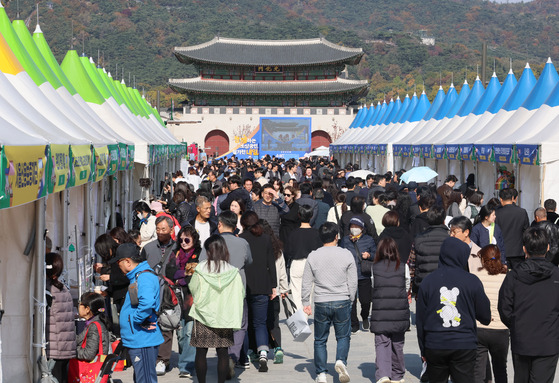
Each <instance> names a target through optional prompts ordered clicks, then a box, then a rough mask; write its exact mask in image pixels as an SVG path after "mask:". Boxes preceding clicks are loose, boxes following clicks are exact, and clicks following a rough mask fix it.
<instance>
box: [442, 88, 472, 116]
mask: <svg viewBox="0 0 559 383" xmlns="http://www.w3.org/2000/svg"><path fill="white" fill-rule="evenodd" d="M469 95H470V85H469V84H468V81H464V84H463V85H462V89H460V93H459V94H458V98H457V99H456V101H454V104H452V106H451V107H450V109H449V110H448V113H447V114H446V117H448V118H452V117H454V116H455V115H456V113H458V111H459V110H460V108H461V107H462V105H464V103H465V102H466V100H467V99H468V96H469Z"/></svg>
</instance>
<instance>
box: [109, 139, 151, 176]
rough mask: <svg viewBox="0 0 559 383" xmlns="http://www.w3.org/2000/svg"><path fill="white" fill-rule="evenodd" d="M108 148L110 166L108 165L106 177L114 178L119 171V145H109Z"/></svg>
mask: <svg viewBox="0 0 559 383" xmlns="http://www.w3.org/2000/svg"><path fill="white" fill-rule="evenodd" d="M108 148H109V164H108V168H107V174H106V175H108V176H112V175H113V174H115V173H116V172H117V170H118V161H119V151H118V145H109V146H108ZM150 148H151V147H150Z"/></svg>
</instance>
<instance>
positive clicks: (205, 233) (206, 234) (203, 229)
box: [194, 219, 210, 246]
mask: <svg viewBox="0 0 559 383" xmlns="http://www.w3.org/2000/svg"><path fill="white" fill-rule="evenodd" d="M194 222H195V223H194V228H195V229H196V231H197V232H198V234H199V235H200V243H201V244H202V246H203V245H204V242H206V239H208V238H210V221H207V222H206V223H202V222H200V221H198V220H197V219H196V220H195V221H194Z"/></svg>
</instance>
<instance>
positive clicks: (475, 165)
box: [474, 159, 480, 190]
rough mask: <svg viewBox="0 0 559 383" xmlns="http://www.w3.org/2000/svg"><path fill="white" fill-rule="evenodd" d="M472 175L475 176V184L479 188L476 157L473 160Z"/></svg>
mask: <svg viewBox="0 0 559 383" xmlns="http://www.w3.org/2000/svg"><path fill="white" fill-rule="evenodd" d="M474 177H475V178H476V186H477V188H478V190H479V186H480V185H479V178H478V163H477V159H476V160H475V161H474Z"/></svg>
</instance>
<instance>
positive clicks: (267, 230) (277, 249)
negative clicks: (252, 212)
mask: <svg viewBox="0 0 559 383" xmlns="http://www.w3.org/2000/svg"><path fill="white" fill-rule="evenodd" d="M258 223H260V225H262V232H263V233H264V234H268V235H269V236H270V238H271V239H272V249H273V250H274V255H275V256H276V259H279V258H280V257H281V256H282V255H283V242H282V241H281V240H280V239H279V238H278V237H276V234H274V231H273V230H272V226H270V224H269V223H268V221H266V220H265V219H260V220H259V221H258Z"/></svg>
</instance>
